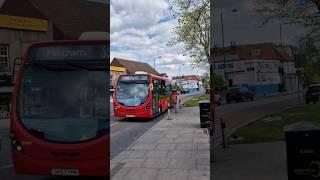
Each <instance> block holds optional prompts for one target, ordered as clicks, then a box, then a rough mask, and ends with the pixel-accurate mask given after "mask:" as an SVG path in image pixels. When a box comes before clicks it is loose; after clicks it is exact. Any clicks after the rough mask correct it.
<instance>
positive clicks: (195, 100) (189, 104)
mask: <svg viewBox="0 0 320 180" xmlns="http://www.w3.org/2000/svg"><path fill="white" fill-rule="evenodd" d="M202 100H209V94H205V95H201V96H198V97H195V98H192V99H190V100H189V101H187V102H185V103H184V105H185V106H186V107H192V106H199V101H202Z"/></svg>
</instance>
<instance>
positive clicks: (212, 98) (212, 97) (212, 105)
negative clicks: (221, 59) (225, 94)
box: [209, 0, 215, 163]
mask: <svg viewBox="0 0 320 180" xmlns="http://www.w3.org/2000/svg"><path fill="white" fill-rule="evenodd" d="M213 1H214V0H210V35H209V42H210V53H209V64H210V126H209V138H210V139H209V141H210V162H211V163H212V162H214V160H215V155H214V140H213V134H214V133H213V131H214V119H215V84H214V78H213V76H214V69H213V60H214V40H213V37H214V36H213V35H214V27H213V23H214V9H215V8H214V2H213Z"/></svg>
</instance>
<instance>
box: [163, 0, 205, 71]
mask: <svg viewBox="0 0 320 180" xmlns="http://www.w3.org/2000/svg"><path fill="white" fill-rule="evenodd" d="M171 10H172V13H173V17H174V19H176V20H177V26H176V27H175V28H174V32H173V37H172V40H171V41H170V42H169V43H168V45H170V46H174V45H180V44H184V49H183V50H182V51H183V53H184V54H187V55H189V56H190V57H191V58H192V59H193V60H194V62H195V63H196V64H198V65H199V66H201V67H202V66H204V65H205V64H207V62H208V59H209V51H210V49H209V43H210V42H209V29H210V1H209V0H172V1H171Z"/></svg>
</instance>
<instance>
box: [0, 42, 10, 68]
mask: <svg viewBox="0 0 320 180" xmlns="http://www.w3.org/2000/svg"><path fill="white" fill-rule="evenodd" d="M0 69H9V46H8V45H6V44H0Z"/></svg>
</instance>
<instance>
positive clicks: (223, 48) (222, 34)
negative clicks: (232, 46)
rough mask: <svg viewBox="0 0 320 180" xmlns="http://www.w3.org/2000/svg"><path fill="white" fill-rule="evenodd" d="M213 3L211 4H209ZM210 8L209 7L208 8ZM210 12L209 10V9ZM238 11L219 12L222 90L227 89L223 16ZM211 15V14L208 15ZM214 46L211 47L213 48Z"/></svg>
mask: <svg viewBox="0 0 320 180" xmlns="http://www.w3.org/2000/svg"><path fill="white" fill-rule="evenodd" d="M211 3H213V2H211ZM210 8H211V7H210ZM210 10H211V9H210ZM237 11H238V9H233V10H232V11H227V12H221V13H220V23H221V37H222V54H223V69H224V88H225V90H226V87H227V85H226V84H227V72H226V52H225V47H224V26H223V14H226V13H233V12H237ZM210 15H211V14H210ZM213 46H214V44H212V45H211V47H213Z"/></svg>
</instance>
